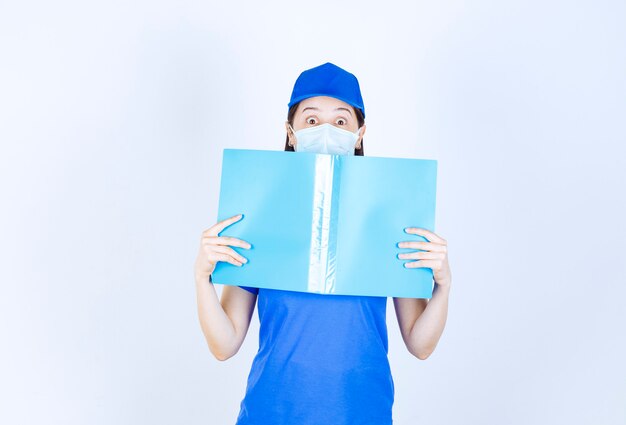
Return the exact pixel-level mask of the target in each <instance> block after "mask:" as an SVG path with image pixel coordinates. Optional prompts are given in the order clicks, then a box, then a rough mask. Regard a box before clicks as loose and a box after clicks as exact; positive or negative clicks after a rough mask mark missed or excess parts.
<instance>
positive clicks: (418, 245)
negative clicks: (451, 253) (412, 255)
mask: <svg viewBox="0 0 626 425" xmlns="http://www.w3.org/2000/svg"><path fill="white" fill-rule="evenodd" d="M398 247H399V248H412V249H423V250H425V251H433V252H444V253H445V252H448V247H447V246H446V245H440V244H437V243H433V242H418V241H404V242H400V243H398Z"/></svg>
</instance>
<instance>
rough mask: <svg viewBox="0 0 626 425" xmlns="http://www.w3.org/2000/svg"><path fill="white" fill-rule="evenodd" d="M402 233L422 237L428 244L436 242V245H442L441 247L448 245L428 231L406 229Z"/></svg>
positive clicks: (416, 228) (413, 228)
mask: <svg viewBox="0 0 626 425" xmlns="http://www.w3.org/2000/svg"><path fill="white" fill-rule="evenodd" d="M404 231H405V232H407V233H411V234H413V235H420V236H424V237H425V238H426V239H428V240H429V241H430V242H436V243H438V244H442V245H446V244H447V243H448V242H447V241H446V240H445V239H444V238H442V237H441V236H438V235H437V234H435V233H433V232H431V231H430V230H426V229H422V228H420V227H407V228H406V229H404Z"/></svg>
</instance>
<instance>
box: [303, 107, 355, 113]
mask: <svg viewBox="0 0 626 425" xmlns="http://www.w3.org/2000/svg"><path fill="white" fill-rule="evenodd" d="M307 109H312V110H314V111H319V110H320V108H315V107H313V106H307V107H306V108H304V109H303V110H302V112H300V113H301V114H304V111H306V110H307ZM335 111H348V113H349V114H350V115H352V111H351V110H349V109H348V108H344V107H343V106H340V107H339V108H335Z"/></svg>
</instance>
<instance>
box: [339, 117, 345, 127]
mask: <svg viewBox="0 0 626 425" xmlns="http://www.w3.org/2000/svg"><path fill="white" fill-rule="evenodd" d="M337 124H339V125H345V124H346V121H345V120H344V119H342V118H339V119H338V120H337Z"/></svg>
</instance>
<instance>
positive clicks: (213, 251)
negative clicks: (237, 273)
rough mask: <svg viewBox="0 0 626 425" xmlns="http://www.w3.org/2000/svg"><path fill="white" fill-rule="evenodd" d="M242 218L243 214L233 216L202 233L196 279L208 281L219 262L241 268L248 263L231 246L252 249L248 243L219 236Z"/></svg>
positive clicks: (196, 265)
mask: <svg viewBox="0 0 626 425" xmlns="http://www.w3.org/2000/svg"><path fill="white" fill-rule="evenodd" d="M242 217H243V215H242V214H238V215H235V216H232V217H230V218H227V219H226V220H222V221H220V222H218V223H216V224H214V225H213V226H211V227H210V228H209V229H207V230H205V231H204V232H202V237H201V239H200V251H199V252H198V257H197V258H196V264H195V274H196V279H203V280H204V279H208V278H209V276H210V275H211V274H212V273H213V270H215V265H216V264H217V262H218V261H225V262H228V263H231V264H233V265H235V266H239V267H240V266H242V264H243V263H247V262H248V259H247V258H245V257H243V256H241V255H239V254H238V253H237V251H235V250H234V249H232V248H231V247H230V246H229V245H232V246H238V247H240V248H245V249H250V244H249V243H248V242H246V241H244V240H241V239H237V238H233V237H230V236H218V235H219V233H220V232H221V231H222V230H224V229H225V228H226V227H228V226H230V225H231V224H233V223H235V222H237V221H239V220H241V218H242Z"/></svg>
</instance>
